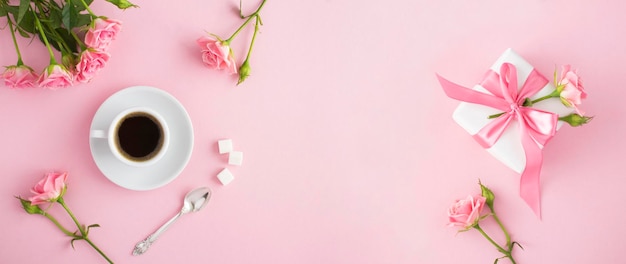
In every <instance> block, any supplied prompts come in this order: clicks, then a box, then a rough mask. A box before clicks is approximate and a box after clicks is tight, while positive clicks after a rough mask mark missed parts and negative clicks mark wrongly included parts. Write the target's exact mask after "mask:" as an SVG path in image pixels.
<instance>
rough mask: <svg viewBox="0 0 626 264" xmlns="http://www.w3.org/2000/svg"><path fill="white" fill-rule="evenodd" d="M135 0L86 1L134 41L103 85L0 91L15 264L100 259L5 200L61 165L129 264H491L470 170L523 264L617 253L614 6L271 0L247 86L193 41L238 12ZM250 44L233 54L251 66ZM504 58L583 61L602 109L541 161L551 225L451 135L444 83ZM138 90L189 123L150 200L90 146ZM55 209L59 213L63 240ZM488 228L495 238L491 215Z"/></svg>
mask: <svg viewBox="0 0 626 264" xmlns="http://www.w3.org/2000/svg"><path fill="white" fill-rule="evenodd" d="M134 2H135V3H136V4H138V5H139V6H141V8H138V9H130V10H126V11H119V10H117V9H115V8H114V7H113V6H112V5H110V4H108V3H106V2H104V1H96V3H94V4H93V6H92V8H93V9H94V11H95V12H96V13H98V14H101V15H107V16H109V17H110V18H115V19H119V20H122V21H123V22H124V28H123V30H122V32H121V34H120V35H119V37H118V39H117V41H116V42H115V43H114V44H113V47H112V49H111V54H112V58H111V60H110V62H109V64H108V65H107V67H106V68H105V69H103V70H102V71H101V72H100V74H99V75H98V76H97V77H96V78H95V79H94V80H93V81H92V82H91V83H89V84H84V85H78V86H75V87H71V88H67V89H63V90H57V91H49V90H42V89H30V90H12V89H8V88H6V87H2V89H0V124H1V130H0V135H1V136H0V146H2V147H1V148H0V160H2V162H1V164H2V165H1V166H0V175H2V177H1V178H0V194H1V199H0V211H1V212H2V213H3V216H2V223H1V225H0V226H1V234H2V239H1V242H0V259H2V262H3V263H39V262H47V263H105V261H104V259H102V258H100V256H99V255H98V254H97V253H96V252H95V251H94V250H92V249H91V248H90V247H89V246H88V245H87V244H86V243H84V242H81V241H78V242H77V243H76V250H73V249H72V248H71V247H70V244H69V238H67V237H65V236H64V235H63V234H62V233H61V232H59V231H58V230H57V229H56V227H54V226H53V225H52V224H51V223H50V222H49V221H48V220H47V219H45V218H43V217H41V216H30V215H27V214H26V213H25V212H23V211H22V209H21V208H20V206H19V203H18V201H17V200H16V199H14V198H13V196H15V195H21V196H28V195H29V189H30V188H31V186H33V185H34V184H35V183H36V182H37V181H38V180H39V179H40V177H41V176H42V175H43V174H44V173H45V172H47V171H52V170H57V171H68V172H69V174H70V176H69V180H68V184H69V188H68V191H67V194H66V198H65V199H66V201H67V203H68V204H69V206H70V207H71V208H72V209H73V211H74V213H75V214H76V215H77V216H78V218H79V220H80V221H81V222H83V223H85V224H93V223H98V224H100V225H101V226H102V227H101V228H98V229H94V230H93V231H92V232H91V233H90V237H91V239H92V240H93V241H94V242H95V243H96V244H97V245H99V246H100V247H101V248H102V250H104V251H105V252H106V253H107V254H108V255H109V256H110V257H111V258H112V259H113V260H114V261H116V262H117V263H209V262H210V263H394V264H395V263H450V264H452V263H492V262H493V260H494V259H495V258H496V257H499V256H500V254H499V253H498V252H497V251H496V250H495V248H493V247H492V246H491V245H490V244H489V243H488V242H487V241H486V240H484V239H483V238H482V237H481V236H480V234H478V233H477V232H475V231H471V232H467V233H461V234H458V235H456V232H455V230H454V229H452V228H448V227H447V226H446V221H447V219H446V210H447V208H448V207H449V206H450V205H451V204H452V202H453V201H454V200H455V199H458V198H463V197H465V196H467V195H468V194H473V193H477V192H478V191H479V188H478V185H477V184H476V183H477V181H478V179H479V178H480V179H481V180H482V181H483V183H485V184H486V185H488V186H489V187H491V188H492V189H493V190H494V192H495V194H496V210H497V211H499V215H500V216H501V218H502V220H503V221H504V223H505V225H506V226H507V227H508V228H509V230H510V231H511V233H512V236H513V239H514V240H516V241H518V242H519V243H521V244H522V245H523V246H524V248H525V250H523V251H522V250H515V252H514V256H515V257H516V259H517V260H518V263H619V262H621V261H623V254H622V249H623V237H624V234H626V225H624V224H623V223H624V221H625V220H626V211H625V210H624V209H623V208H622V207H623V201H624V200H625V199H626V192H625V191H624V185H626V181H625V180H624V178H623V176H624V175H623V163H624V160H623V159H624V154H625V153H624V152H625V149H626V140H624V139H623V138H622V136H623V135H624V133H625V129H626V127H625V123H624V115H625V114H626V113H625V111H624V110H623V107H622V105H623V101H624V99H623V98H624V97H626V89H623V86H624V73H623V69H622V67H621V66H622V65H623V62H624V61H626V52H625V47H626V29H624V27H623V25H626V16H624V10H626V3H624V2H623V1H617V0H615V1H566V0H563V1H553V0H532V1H487V0H484V1H483V0H479V1H451V0H442V1H422V0H418V1H410V0H401V1H392V2H385V3H383V2H376V1H373V2H372V1H370V2H367V1H365V2H363V1H337V0H326V1H273V0H268V2H267V4H266V6H265V8H264V9H263V11H262V12H261V14H262V18H263V22H264V26H263V27H262V28H261V33H260V34H259V36H258V38H257V42H256V45H255V47H254V53H253V54H252V58H251V66H252V76H251V77H250V78H249V79H248V80H247V81H246V82H245V83H243V84H242V85H240V86H235V83H236V76H229V75H226V74H225V73H224V72H217V71H212V70H210V69H208V68H206V67H204V66H203V65H202V63H201V59H200V55H199V50H198V48H197V47H196V44H195V40H196V38H198V37H200V36H202V35H203V34H205V31H210V32H212V33H215V34H218V35H221V36H223V37H227V36H229V35H230V34H231V33H232V32H233V31H234V30H235V29H236V28H237V27H238V26H239V25H240V23H241V20H239V19H238V17H237V6H238V1H237V0H211V1H199V0H196V1H149V0H135V1H134ZM258 3H259V1H258V0H254V1H244V3H243V4H244V10H247V11H252V10H254V8H256V6H257V5H258ZM1 23H2V24H4V23H5V22H3V21H2V22H1ZM249 29H251V27H250V28H249ZM1 35H2V36H1V37H0V47H2V49H1V51H0V64H1V65H10V64H13V63H15V61H16V55H15V53H14V51H13V49H12V44H11V40H10V37H9V32H8V31H7V30H6V29H4V30H2V31H1ZM250 37H251V30H246V31H244V33H242V35H240V37H239V38H237V39H236V40H235V41H234V42H233V48H234V50H235V53H236V55H237V57H238V61H239V62H241V60H242V58H243V57H244V56H245V55H244V54H245V51H246V48H247V44H248V41H249V39H250ZM20 42H21V43H22V44H24V45H26V44H27V43H28V40H21V41H20ZM23 47H24V46H23ZM509 47H511V48H513V49H514V50H516V51H517V52H518V53H520V54H521V55H522V56H523V57H525V58H526V59H527V60H528V61H529V62H530V63H531V64H533V65H534V66H535V67H536V68H537V69H538V70H539V71H540V72H542V73H544V74H545V75H546V76H548V77H551V74H552V72H553V70H554V68H555V66H556V65H562V64H572V65H574V67H576V68H578V69H579V72H580V74H581V75H582V77H583V78H584V81H585V86H586V89H587V92H588V93H589V97H588V99H587V100H586V101H585V102H584V105H583V108H584V109H585V110H586V112H587V113H588V114H589V115H594V116H596V118H595V119H594V120H593V122H592V123H591V124H589V125H587V126H584V127H581V128H570V127H569V126H566V127H563V129H561V130H560V131H559V132H558V134H557V136H556V137H555V138H554V139H553V140H552V141H551V143H550V144H548V146H547V147H546V148H545V151H544V154H545V159H544V161H545V163H544V166H543V174H542V193H543V200H542V202H543V212H544V214H543V219H542V220H539V219H537V217H535V215H534V214H533V213H532V211H531V210H530V209H529V208H528V207H527V206H526V205H525V204H524V202H523V201H522V200H521V199H520V198H519V197H518V193H517V187H518V179H519V176H518V175H517V174H515V173H514V172H513V171H512V170H510V169H509V168H507V167H505V166H504V165H502V164H500V163H499V162H498V161H496V160H495V159H494V158H493V157H491V156H490V155H489V154H488V153H487V152H486V151H485V150H483V149H482V148H481V147H480V146H479V145H478V144H477V143H476V142H474V141H473V139H472V138H471V137H470V136H469V135H467V134H466V133H465V131H464V130H463V129H461V128H460V127H459V126H458V125H456V124H455V123H454V122H453V120H452V118H451V114H452V112H453V110H454V108H455V107H456V106H457V104H458V102H456V101H454V100H452V99H449V98H447V97H446V96H445V94H444V93H443V92H442V90H441V88H440V86H439V84H438V83H437V81H436V78H435V72H438V73H441V74H443V75H445V76H446V77H448V78H450V79H451V80H453V81H456V82H458V83H461V84H465V85H473V84H474V83H476V82H477V81H478V80H479V79H480V77H481V76H482V74H483V73H484V72H485V71H486V70H487V68H488V67H489V66H490V65H491V64H492V63H493V62H494V61H495V60H496V59H497V58H498V56H499V55H500V54H501V52H503V51H504V50H505V49H506V48H509ZM23 50H24V51H23V53H24V57H25V58H24V59H25V61H26V62H27V63H28V64H29V65H30V66H32V67H34V68H35V69H37V71H39V70H41V69H42V68H43V67H44V66H45V65H47V62H48V57H47V55H46V53H45V50H44V49H43V48H42V45H41V44H40V43H39V42H38V41H37V40H35V41H33V43H32V44H31V45H30V47H27V48H23ZM134 85H150V86H155V87H159V88H161V89H163V90H165V91H167V92H169V93H171V94H172V95H174V96H175V97H176V98H178V100H179V101H180V102H181V103H182V104H183V105H184V106H185V108H186V109H187V111H188V112H189V115H190V117H191V120H192V122H193V126H194V133H195V145H194V149H193V154H192V157H191V160H190V161H189V163H188V165H187V167H186V168H185V169H184V170H183V172H182V173H181V175H180V176H179V177H178V178H177V179H176V180H174V181H173V182H171V183H170V184H168V185H166V186H164V187H161V188H159V189H156V190H151V191H142V192H140V191H131V190H127V189H124V188H121V187H119V186H117V185H115V184H113V183H111V182H110V181H108V180H107V179H106V178H105V177H104V176H103V175H102V174H101V173H100V171H99V170H98V168H97V167H96V165H95V163H94V161H93V159H92V157H91V153H90V150H89V141H88V133H89V131H88V130H89V126H90V123H91V119H92V118H93V115H94V113H95V111H96V110H97V109H98V107H99V105H100V104H101V103H102V102H103V101H104V100H105V99H106V98H107V97H108V96H110V95H111V94H113V93H114V92H116V91H118V90H120V89H123V88H125V87H129V86H134ZM222 138H231V139H233V141H234V144H235V149H237V150H240V151H243V152H244V163H243V166H241V167H236V166H228V168H229V169H230V170H231V171H232V172H233V174H234V175H235V177H236V179H235V180H234V181H233V182H232V183H231V184H230V185H228V186H222V185H221V184H220V183H219V182H218V180H217V179H216V174H217V172H219V171H220V170H221V169H222V168H224V167H225V166H227V164H226V162H227V156H225V155H219V154H218V153H217V140H219V139H222ZM202 185H207V186H210V187H211V188H212V189H213V197H212V199H211V201H210V203H209V205H208V206H207V207H206V208H205V209H203V210H202V211H200V212H198V213H195V214H191V215H186V216H184V217H183V218H181V219H180V220H179V222H178V223H176V224H175V225H174V226H172V228H171V229H170V230H168V231H167V232H166V233H165V234H163V235H162V236H161V238H160V240H159V241H158V242H156V243H155V244H154V245H153V246H152V248H151V249H150V251H148V252H147V253H146V254H145V255H142V256H132V255H131V251H132V248H133V246H134V244H135V243H136V242H137V241H139V240H141V239H143V238H144V237H145V236H146V235H148V234H149V233H150V232H152V231H153V230H155V229H156V228H157V227H158V226H159V225H160V224H162V223H163V222H165V221H166V220H167V219H169V218H170V217H171V216H173V215H174V214H175V213H176V212H178V210H179V209H180V206H181V200H182V197H183V196H184V194H185V193H186V192H187V191H189V190H190V189H192V188H195V187H198V186H202ZM60 209H61V208H60V207H59V206H57V205H55V206H54V207H52V208H51V209H50V210H51V212H53V213H55V214H59V217H58V218H60V219H61V221H62V223H64V224H65V225H66V226H70V225H71V224H72V223H71V222H70V221H69V219H66V218H65V217H64V216H63V215H61V213H62V212H61V210H60ZM483 227H485V228H486V229H487V231H488V232H492V233H493V234H494V237H495V238H496V239H498V240H499V241H501V240H502V237H501V236H500V235H498V233H497V231H498V230H497V229H496V225H495V223H493V222H491V221H487V222H485V223H484V224H483ZM501 263H508V262H507V261H502V262H501Z"/></svg>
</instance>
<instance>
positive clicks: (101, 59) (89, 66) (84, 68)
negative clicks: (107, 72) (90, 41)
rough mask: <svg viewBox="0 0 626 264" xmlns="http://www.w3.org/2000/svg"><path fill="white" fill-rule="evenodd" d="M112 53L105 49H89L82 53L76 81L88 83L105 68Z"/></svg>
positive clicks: (77, 67)
mask: <svg viewBox="0 0 626 264" xmlns="http://www.w3.org/2000/svg"><path fill="white" fill-rule="evenodd" d="M110 57H111V55H109V53H106V52H104V51H97V50H92V49H88V50H86V51H83V53H82V54H81V55H80V61H79V62H78V64H76V76H75V78H76V81H78V82H82V83H86V82H89V81H91V79H92V78H93V77H94V76H95V75H96V73H97V72H98V71H99V70H100V69H102V68H104V65H105V64H106V63H107V62H108V61H109V58H110Z"/></svg>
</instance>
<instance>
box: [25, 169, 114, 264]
mask: <svg viewBox="0 0 626 264" xmlns="http://www.w3.org/2000/svg"><path fill="white" fill-rule="evenodd" d="M66 181H67V173H66V172H64V173H56V172H51V173H47V174H46V175H45V176H44V177H43V179H41V180H40V181H39V182H38V183H37V185H35V186H34V187H33V188H32V189H31V192H32V193H33V196H31V197H29V198H28V199H24V198H21V197H19V196H17V197H16V198H17V199H19V200H20V203H21V204H22V207H23V208H24V210H25V211H26V212H27V213H29V214H38V215H43V216H45V217H46V218H48V219H49V220H50V221H52V223H54V225H56V226H57V227H58V228H59V229H60V230H61V232H63V233H64V234H65V235H67V236H69V237H71V238H72V240H71V241H70V244H71V245H72V248H73V247H74V241H77V240H84V241H86V242H87V243H88V244H89V245H91V246H92V247H93V248H94V249H95V250H96V251H98V253H100V255H101V256H102V257H104V259H106V260H107V261H108V262H109V263H113V261H111V259H109V258H108V257H107V255H106V254H104V252H102V250H100V248H98V247H97V246H96V245H95V244H94V243H93V242H92V241H91V239H90V238H89V237H88V235H89V231H90V229H91V228H93V227H99V226H100V225H98V224H93V225H88V226H85V225H82V224H80V223H79V222H78V220H77V219H76V217H75V216H74V214H73V213H72V211H70V209H69V207H68V206H67V204H66V203H65V200H64V199H63V196H64V195H65V192H66V191H67V184H66ZM54 203H58V204H60V205H61V206H62V207H63V209H65V211H66V212H67V214H68V215H69V216H70V218H72V221H74V223H75V224H76V227H77V228H78V230H76V231H74V232H71V231H69V230H68V229H67V228H65V227H64V226H63V225H61V223H59V221H57V219H56V218H54V217H53V216H52V215H51V214H49V213H48V212H46V211H47V209H49V208H50V207H51V206H52V205H53V204H54ZM40 205H45V207H44V208H42V207H40Z"/></svg>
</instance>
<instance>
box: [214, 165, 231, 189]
mask: <svg viewBox="0 0 626 264" xmlns="http://www.w3.org/2000/svg"><path fill="white" fill-rule="evenodd" d="M217 179H218V180H220V182H221V183H222V185H224V186H226V185H227V184H229V183H230V182H231V181H233V180H234V179H235V176H233V174H232V173H230V171H229V170H228V169H227V168H224V169H223V170H222V171H220V173H218V174H217Z"/></svg>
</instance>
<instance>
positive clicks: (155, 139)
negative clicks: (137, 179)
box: [90, 107, 170, 167]
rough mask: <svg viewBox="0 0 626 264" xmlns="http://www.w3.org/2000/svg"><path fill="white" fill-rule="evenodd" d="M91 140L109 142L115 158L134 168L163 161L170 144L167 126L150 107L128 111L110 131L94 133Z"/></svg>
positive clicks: (121, 113)
mask: <svg viewBox="0 0 626 264" xmlns="http://www.w3.org/2000/svg"><path fill="white" fill-rule="evenodd" d="M90 137H92V138H102V139H106V140H107V142H108V145H109V148H110V149H111V152H112V153H113V155H114V156H115V157H116V158H117V159H119V160H120V161H122V162H124V163H126V164H128V165H131V166H137V167H142V166H149V165H152V164H154V163H156V162H157V161H159V159H161V158H162V157H163V155H165V152H167V148H168V146H169V141H170V133H169V128H168V126H167V123H166V122H165V120H164V119H163V117H162V116H161V115H160V114H159V113H157V112H156V111H154V110H152V109H150V108H147V107H133V108H129V109H126V110H124V111H122V112H120V113H119V114H117V115H116V116H115V118H113V120H112V121H111V124H110V125H109V127H108V129H107V130H91V132H90Z"/></svg>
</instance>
